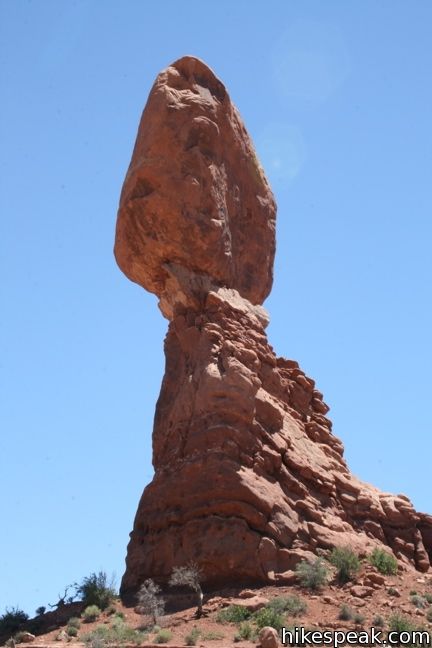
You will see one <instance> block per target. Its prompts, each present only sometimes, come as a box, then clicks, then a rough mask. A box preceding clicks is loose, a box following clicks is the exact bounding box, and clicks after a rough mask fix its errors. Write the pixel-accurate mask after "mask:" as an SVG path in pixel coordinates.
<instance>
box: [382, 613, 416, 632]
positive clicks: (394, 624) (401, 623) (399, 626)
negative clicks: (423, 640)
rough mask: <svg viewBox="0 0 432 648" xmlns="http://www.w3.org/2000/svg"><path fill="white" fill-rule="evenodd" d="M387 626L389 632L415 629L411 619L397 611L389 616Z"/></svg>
mask: <svg viewBox="0 0 432 648" xmlns="http://www.w3.org/2000/svg"><path fill="white" fill-rule="evenodd" d="M388 626H389V630H390V632H413V631H414V630H415V626H414V625H413V624H412V623H411V621H410V620H409V619H408V618H407V617H404V616H403V615H402V614H400V613H399V612H395V613H394V614H392V615H391V616H390V617H389V620H388Z"/></svg>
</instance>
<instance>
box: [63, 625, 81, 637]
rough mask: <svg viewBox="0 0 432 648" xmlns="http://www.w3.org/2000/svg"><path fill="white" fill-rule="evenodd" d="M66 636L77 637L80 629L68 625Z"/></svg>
mask: <svg viewBox="0 0 432 648" xmlns="http://www.w3.org/2000/svg"><path fill="white" fill-rule="evenodd" d="M66 634H67V635H68V637H77V636H78V628H76V627H75V626H71V625H68V627H67V628H66Z"/></svg>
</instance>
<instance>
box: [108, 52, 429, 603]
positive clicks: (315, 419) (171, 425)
mask: <svg viewBox="0 0 432 648" xmlns="http://www.w3.org/2000/svg"><path fill="white" fill-rule="evenodd" d="M274 237H275V203H274V199H273V196H272V193H271V190H270V188H269V185H268V183H267V180H266V179H265V176H264V173H263V171H262V169H261V167H260V165H259V163H258V161H257V158H256V155H255V152H254V149H253V146H252V143H251V140H250V138H249V136H248V134H247V132H246V130H245V127H244V125H243V123H242V121H241V119H240V117H239V114H238V112H237V110H236V108H235V107H234V106H233V104H232V103H231V101H230V99H229V96H228V94H227V91H226V89H225V88H224V86H223V84H222V83H221V82H220V81H219V80H218V79H217V78H216V76H215V75H214V73H213V72H212V71H211V70H210V69H209V68H208V67H207V66H206V65H205V64H204V63H202V62H201V61H199V60H198V59H196V58H193V57H185V58H182V59H180V60H179V61H177V62H175V63H173V64H172V65H171V66H170V67H168V68H167V69H166V70H164V71H163V72H162V73H161V74H160V75H159V76H158V78H157V79H156V82H155V84H154V86H153V88H152V91H151V93H150V97H149V99H148V103H147V105H146V108H145V110H144V113H143V116H142V119H141V124H140V127H139V131H138V136H137V141H136V144H135V149H134V152H133V157H132V161H131V164H130V167H129V170H128V173H127V176H126V180H125V183H124V187H123V191H122V194H121V200H120V208H119V214H118V220H117V232H116V243H115V255H116V259H117V262H118V264H119V266H120V268H121V269H122V270H123V271H124V272H125V274H126V275H127V276H128V277H129V278H130V279H132V280H133V281H135V282H137V283H139V284H141V285H142V286H143V287H144V288H145V289H147V290H149V291H151V292H153V293H155V294H156V295H158V297H159V299H160V307H161V310H162V312H163V314H164V315H165V316H166V317H167V318H168V319H169V320H170V323H169V328H168V333H167V337H166V340H165V355H166V369H165V375H164V378H163V382H162V388H161V393H160V396H159V400H158V403H157V406H156V414H155V421H154V431H153V465H154V469H155V475H154V478H153V480H152V482H151V483H150V484H149V485H148V486H147V487H146V488H145V490H144V493H143V495H142V498H141V501H140V503H139V507H138V511H137V514H136V518H135V523H134V528H133V531H132V533H131V539H130V543H129V546H128V551H127V559H126V572H125V574H124V577H123V581H122V586H121V593H122V595H123V597H124V598H128V597H131V596H132V595H133V594H134V593H135V592H136V591H137V589H138V588H139V586H140V585H141V583H142V582H143V581H144V580H145V579H146V578H149V577H151V578H154V579H156V580H159V581H160V582H166V581H167V580H168V578H169V575H170V573H171V571H172V568H173V567H175V566H180V565H184V564H186V563H188V562H189V561H194V562H196V563H198V564H199V566H200V568H201V569H202V571H203V573H204V576H205V579H206V581H207V586H213V585H214V586H217V585H222V584H223V585H227V584H236V585H237V584H240V583H243V584H247V583H256V582H264V583H265V582H285V581H284V579H285V578H287V579H288V578H289V579H290V582H292V576H293V571H292V570H293V569H294V568H295V566H296V564H297V563H298V562H299V561H300V560H302V559H312V558H313V557H314V555H315V552H316V550H317V549H321V550H322V549H330V548H332V547H334V546H342V545H350V546H351V547H352V548H353V549H354V550H356V551H357V552H358V553H360V554H361V555H364V554H366V553H367V552H369V551H371V550H372V549H373V548H374V547H383V546H385V547H387V548H388V550H391V551H393V552H394V553H395V555H396V556H397V557H398V558H399V559H400V560H401V561H404V562H405V563H406V564H407V565H412V566H413V567H416V568H417V569H419V570H422V571H426V570H428V569H429V567H430V562H431V558H432V517H430V516H427V515H425V514H420V513H417V512H416V511H415V510H414V508H413V506H412V504H411V503H410V501H409V500H408V498H406V497H405V496H403V495H398V496H393V495H389V494H387V493H382V492H381V491H379V490H378V489H376V488H374V487H373V486H370V485H368V484H365V483H363V482H361V481H359V480H358V479H357V478H356V477H354V476H353V475H352V474H351V473H350V471H349V469H348V467H347V465H346V463H345V460H344V458H343V446H342V443H341V441H340V440H339V439H337V438H336V437H335V436H334V435H333V433H332V425H331V421H330V420H329V419H328V418H327V416H326V414H327V412H328V409H329V408H328V406H327V405H326V404H325V402H324V400H323V396H322V394H321V393H320V392H319V391H318V390H317V389H316V387H315V383H314V381H313V380H312V379H310V378H308V377H307V376H306V375H305V374H304V372H303V371H302V370H301V369H300V368H299V366H298V364H297V362H295V361H293V360H286V359H284V358H279V357H277V356H276V355H275V353H274V351H273V349H272V348H271V346H270V345H269V343H268V341H267V337H266V333H265V327H266V325H267V323H268V316H267V314H266V312H265V310H264V308H263V307H262V306H261V304H262V302H263V300H264V298H265V297H266V296H267V295H268V293H269V291H270V288H271V284H272V268H273V258H274V250H275V240H274Z"/></svg>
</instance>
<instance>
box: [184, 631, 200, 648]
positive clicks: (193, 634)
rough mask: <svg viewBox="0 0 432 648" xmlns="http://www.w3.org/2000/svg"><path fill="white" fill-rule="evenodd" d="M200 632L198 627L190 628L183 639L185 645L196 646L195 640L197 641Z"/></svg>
mask: <svg viewBox="0 0 432 648" xmlns="http://www.w3.org/2000/svg"><path fill="white" fill-rule="evenodd" d="M200 634H201V633H200V631H199V630H198V628H192V630H191V631H190V632H189V634H187V635H186V637H185V639H184V641H185V644H186V646H196V642H197V641H198V638H199V636H200Z"/></svg>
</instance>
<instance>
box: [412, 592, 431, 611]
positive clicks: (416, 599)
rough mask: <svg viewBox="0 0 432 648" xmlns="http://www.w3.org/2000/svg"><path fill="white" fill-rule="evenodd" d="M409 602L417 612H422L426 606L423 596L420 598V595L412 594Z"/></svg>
mask: <svg viewBox="0 0 432 648" xmlns="http://www.w3.org/2000/svg"><path fill="white" fill-rule="evenodd" d="M410 601H411V603H412V604H413V605H414V606H415V607H416V608H417V609H418V610H423V609H424V608H425V607H427V605H428V603H427V601H426V599H425V598H424V596H420V594H413V596H411V597H410Z"/></svg>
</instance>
